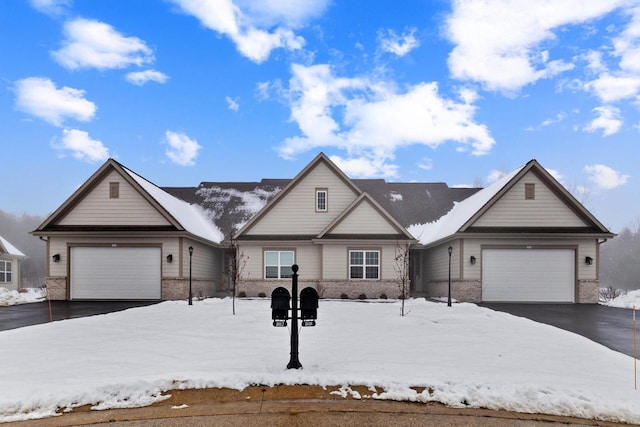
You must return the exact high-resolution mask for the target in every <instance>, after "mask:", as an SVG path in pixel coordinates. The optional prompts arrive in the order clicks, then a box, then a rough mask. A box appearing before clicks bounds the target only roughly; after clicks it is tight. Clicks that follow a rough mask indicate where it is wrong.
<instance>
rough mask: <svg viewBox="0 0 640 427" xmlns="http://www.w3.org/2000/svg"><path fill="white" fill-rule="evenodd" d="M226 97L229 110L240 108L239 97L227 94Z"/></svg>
mask: <svg viewBox="0 0 640 427" xmlns="http://www.w3.org/2000/svg"><path fill="white" fill-rule="evenodd" d="M224 99H225V101H227V105H228V107H229V110H231V111H238V110H239V109H240V104H238V98H235V99H233V98H231V97H230V96H226V97H225V98H224Z"/></svg>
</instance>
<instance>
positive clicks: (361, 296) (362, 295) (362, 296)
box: [358, 294, 367, 299]
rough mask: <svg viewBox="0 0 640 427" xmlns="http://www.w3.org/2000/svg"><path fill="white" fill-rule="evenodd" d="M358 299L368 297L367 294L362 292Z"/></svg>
mask: <svg viewBox="0 0 640 427" xmlns="http://www.w3.org/2000/svg"><path fill="white" fill-rule="evenodd" d="M358 299H367V296H366V295H365V294H360V295H358Z"/></svg>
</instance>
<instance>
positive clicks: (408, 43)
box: [378, 28, 420, 56]
mask: <svg viewBox="0 0 640 427" xmlns="http://www.w3.org/2000/svg"><path fill="white" fill-rule="evenodd" d="M415 32H416V29H415V28H411V29H408V28H407V29H405V30H404V32H403V33H402V35H398V34H396V32H395V31H393V30H387V31H386V32H384V31H379V32H378V43H379V44H380V49H381V50H382V51H383V52H387V53H393V54H395V55H397V56H405V55H406V54H407V53H409V52H411V51H412V50H413V49H415V48H417V47H419V46H420V42H419V41H418V39H416V37H415V36H414V34H415Z"/></svg>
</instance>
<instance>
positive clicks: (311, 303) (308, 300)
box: [300, 288, 318, 326]
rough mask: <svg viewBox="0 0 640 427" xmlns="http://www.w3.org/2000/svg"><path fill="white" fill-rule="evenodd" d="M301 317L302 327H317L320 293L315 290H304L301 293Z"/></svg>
mask: <svg viewBox="0 0 640 427" xmlns="http://www.w3.org/2000/svg"><path fill="white" fill-rule="evenodd" d="M300 317H301V318H302V326H315V324H316V322H315V321H314V320H315V319H317V318H318V292H317V291H316V290H315V289H313V288H304V289H303V290H302V292H300Z"/></svg>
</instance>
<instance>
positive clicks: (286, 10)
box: [172, 0, 328, 64]
mask: <svg viewBox="0 0 640 427" xmlns="http://www.w3.org/2000/svg"><path fill="white" fill-rule="evenodd" d="M172 2H173V3H175V4H176V5H178V6H179V7H180V9H181V10H182V12H184V13H186V14H188V15H192V16H194V17H195V18H197V19H198V20H199V21H200V23H201V24H202V25H204V26H205V27H206V28H209V29H210V30H213V31H216V32H217V33H219V34H222V35H225V36H227V37H229V38H230V39H231V40H232V41H233V43H234V44H235V45H236V48H237V49H238V51H239V52H240V53H241V54H242V55H243V56H245V57H247V58H249V59H250V60H252V61H253V62H256V63H258V64H259V63H262V62H264V61H265V60H267V59H268V58H269V55H270V54H271V51H272V50H274V49H277V48H283V49H285V50H289V51H294V50H299V49H301V48H302V47H303V46H304V44H305V40H304V38H302V37H300V36H296V35H295V34H294V33H293V31H292V30H291V28H295V27H299V26H302V25H304V24H305V23H306V22H307V21H308V20H309V19H311V18H313V17H316V16H318V15H320V14H321V13H322V12H324V10H325V8H326V6H327V4H328V1H327V0H323V1H318V2H309V1H306V0H284V1H276V0H270V1H263V2H254V1H243V0H240V1H236V2H235V3H234V1H232V0H172ZM267 29H270V30H271V29H272V30H271V31H268V30H267Z"/></svg>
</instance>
